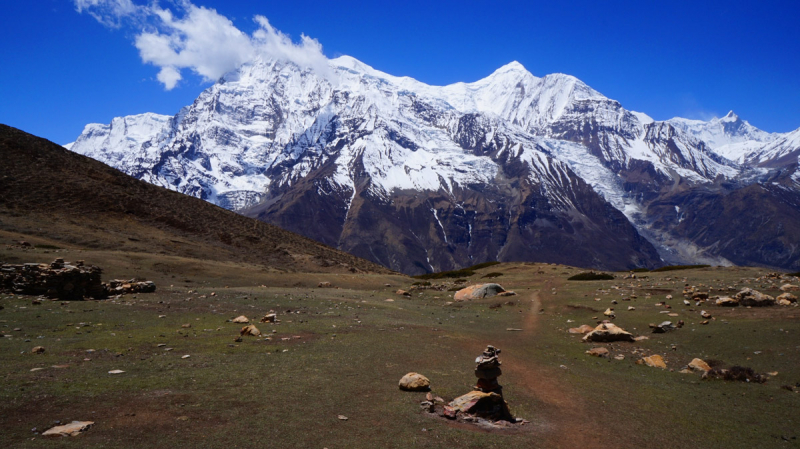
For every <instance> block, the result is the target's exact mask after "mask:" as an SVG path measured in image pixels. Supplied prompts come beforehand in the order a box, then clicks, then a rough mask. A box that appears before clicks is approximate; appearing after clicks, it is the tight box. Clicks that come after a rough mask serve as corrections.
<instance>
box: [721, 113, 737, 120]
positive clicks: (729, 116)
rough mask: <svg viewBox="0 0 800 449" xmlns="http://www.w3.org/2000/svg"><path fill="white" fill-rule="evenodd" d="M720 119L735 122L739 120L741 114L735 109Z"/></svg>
mask: <svg viewBox="0 0 800 449" xmlns="http://www.w3.org/2000/svg"><path fill="white" fill-rule="evenodd" d="M720 120H721V121H724V122H735V121H737V120H739V116H738V115H736V113H734V112H733V111H728V114H727V115H725V117H722V118H721V119H720Z"/></svg>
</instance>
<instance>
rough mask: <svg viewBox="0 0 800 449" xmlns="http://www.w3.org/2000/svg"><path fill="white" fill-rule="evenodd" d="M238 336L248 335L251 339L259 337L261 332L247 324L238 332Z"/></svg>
mask: <svg viewBox="0 0 800 449" xmlns="http://www.w3.org/2000/svg"><path fill="white" fill-rule="evenodd" d="M239 335H242V336H245V335H250V336H252V337H258V336H259V335H261V331H260V330H258V328H257V327H255V326H254V325H252V324H248V325H247V326H245V327H243V328H242V329H241V330H240V331H239Z"/></svg>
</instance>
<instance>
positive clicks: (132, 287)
mask: <svg viewBox="0 0 800 449" xmlns="http://www.w3.org/2000/svg"><path fill="white" fill-rule="evenodd" d="M154 291H156V284H155V282H153V281H137V280H136V279H131V280H127V281H126V280H122V279H112V280H110V281H108V294H110V295H124V294H131V293H153V292H154Z"/></svg>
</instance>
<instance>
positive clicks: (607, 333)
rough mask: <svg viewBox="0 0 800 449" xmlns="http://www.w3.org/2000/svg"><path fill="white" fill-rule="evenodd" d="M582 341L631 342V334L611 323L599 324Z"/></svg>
mask: <svg viewBox="0 0 800 449" xmlns="http://www.w3.org/2000/svg"><path fill="white" fill-rule="evenodd" d="M583 341H595V342H611V341H633V334H631V333H630V332H627V331H625V330H624V329H622V328H621V327H619V326H617V325H615V324H612V323H601V324H600V325H599V326H597V327H596V328H594V330H593V331H591V332H589V333H588V334H586V335H585V336H584V337H583Z"/></svg>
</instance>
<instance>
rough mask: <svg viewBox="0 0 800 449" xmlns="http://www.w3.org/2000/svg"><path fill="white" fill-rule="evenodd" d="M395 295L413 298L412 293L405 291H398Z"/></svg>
mask: <svg viewBox="0 0 800 449" xmlns="http://www.w3.org/2000/svg"><path fill="white" fill-rule="evenodd" d="M395 294H397V295H400V296H411V293H409V292H407V291H405V290H397V291H396V292H395Z"/></svg>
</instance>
